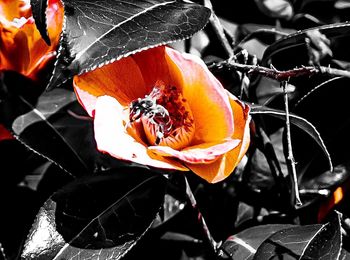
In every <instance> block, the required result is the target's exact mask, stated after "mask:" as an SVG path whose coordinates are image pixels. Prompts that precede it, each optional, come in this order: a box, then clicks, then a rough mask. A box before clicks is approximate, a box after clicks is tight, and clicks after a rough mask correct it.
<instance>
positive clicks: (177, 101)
mask: <svg viewBox="0 0 350 260" xmlns="http://www.w3.org/2000/svg"><path fill="white" fill-rule="evenodd" d="M150 96H151V97H152V98H153V100H155V102H156V105H158V106H161V107H163V108H164V109H165V110H166V111H167V115H168V117H167V116H165V117H163V118H162V117H160V118H159V119H156V118H155V120H153V122H152V120H149V118H147V117H143V118H142V122H143V125H144V129H145V133H146V137H147V139H148V142H149V143H150V144H151V145H162V146H170V147H171V148H173V149H181V148H183V147H186V146H188V145H189V143H190V142H191V141H192V138H193V135H194V121H193V116H192V112H191V109H190V106H189V104H188V102H187V100H186V98H185V97H183V95H182V93H181V91H180V89H179V88H177V87H176V86H173V85H168V86H167V85H165V84H164V83H163V82H161V81H157V82H156V84H155V85H154V88H153V90H152V91H151V94H150ZM160 136H161V138H160Z"/></svg>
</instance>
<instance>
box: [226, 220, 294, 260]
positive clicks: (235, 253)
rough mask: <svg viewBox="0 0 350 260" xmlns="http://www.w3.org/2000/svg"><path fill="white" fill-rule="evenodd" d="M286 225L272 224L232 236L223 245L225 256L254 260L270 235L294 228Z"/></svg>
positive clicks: (252, 228)
mask: <svg viewBox="0 0 350 260" xmlns="http://www.w3.org/2000/svg"><path fill="white" fill-rule="evenodd" d="M292 226H293V225H286V224H271V225H263V226H256V227H251V228H248V229H246V230H243V231H242V232H240V233H237V234H235V235H233V236H230V237H229V238H228V239H227V240H226V241H225V242H224V243H223V245H222V247H221V249H222V250H223V251H224V252H225V253H224V255H225V256H226V257H229V258H230V259H252V258H253V256H254V254H255V252H256V250H257V249H258V247H259V246H260V244H261V243H262V242H263V241H264V240H265V239H267V238H268V237H269V236H270V235H272V234H274V233H275V232H278V231H280V230H282V229H285V228H288V227H292Z"/></svg>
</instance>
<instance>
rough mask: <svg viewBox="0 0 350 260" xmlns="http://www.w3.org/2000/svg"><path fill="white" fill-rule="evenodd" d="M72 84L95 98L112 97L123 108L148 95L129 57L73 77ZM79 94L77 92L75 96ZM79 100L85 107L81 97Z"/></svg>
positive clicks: (140, 76) (136, 68) (138, 72)
mask: <svg viewBox="0 0 350 260" xmlns="http://www.w3.org/2000/svg"><path fill="white" fill-rule="evenodd" d="M73 83H74V86H75V87H76V88H78V89H81V90H83V91H85V92H88V93H89V94H90V95H93V96H95V97H99V96H104V95H108V96H111V97H114V98H115V99H117V100H118V102H119V103H120V104H122V105H123V106H126V105H128V104H129V103H130V102H131V101H132V100H134V99H137V98H143V97H144V96H145V95H146V94H148V93H147V90H146V87H145V82H144V80H143V77H142V74H141V72H140V69H139V67H138V66H137V64H136V63H135V61H134V60H133V59H132V58H130V57H127V58H123V59H121V60H119V61H116V62H113V63H111V64H108V65H105V66H103V67H101V68H98V69H96V70H94V71H90V72H87V73H85V74H82V75H80V76H75V77H74V82H73ZM79 93H80V92H79V91H77V94H79ZM80 100H81V101H82V102H83V105H84V106H85V104H84V99H83V97H80Z"/></svg>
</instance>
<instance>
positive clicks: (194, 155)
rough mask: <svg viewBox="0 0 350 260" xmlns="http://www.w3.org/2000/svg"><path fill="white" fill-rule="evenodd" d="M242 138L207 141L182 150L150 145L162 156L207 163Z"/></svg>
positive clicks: (235, 145) (192, 162)
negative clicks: (219, 141) (216, 141)
mask: <svg viewBox="0 0 350 260" xmlns="http://www.w3.org/2000/svg"><path fill="white" fill-rule="evenodd" d="M240 142H241V141H240V140H234V139H229V140H227V141H223V142H222V143H205V144H201V145H195V146H191V147H188V148H185V149H183V150H181V151H177V150H175V149H172V148H170V147H169V146H150V147H148V149H149V150H151V151H153V152H154V153H156V154H158V155H161V156H169V157H176V158H178V159H180V160H181V161H183V162H185V163H190V164H206V163H211V162H213V161H215V160H216V159H217V158H218V157H220V156H221V155H223V154H225V153H227V152H229V151H231V150H232V149H234V148H235V147H237V146H238V145H239V144H240Z"/></svg>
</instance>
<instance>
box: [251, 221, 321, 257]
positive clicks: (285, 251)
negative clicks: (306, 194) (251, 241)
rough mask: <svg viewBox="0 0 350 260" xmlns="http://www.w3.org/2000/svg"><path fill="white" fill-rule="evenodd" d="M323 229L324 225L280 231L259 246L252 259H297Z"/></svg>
mask: <svg viewBox="0 0 350 260" xmlns="http://www.w3.org/2000/svg"><path fill="white" fill-rule="evenodd" d="M324 228H325V225H321V224H317V225H308V226H298V227H291V228H287V229H282V230H280V231H278V232H276V233H274V234H273V235H271V236H270V237H269V238H267V239H266V240H265V241H264V242H263V243H262V244H261V245H260V246H259V248H258V250H257V252H256V254H255V255H254V259H299V257H300V255H301V254H302V252H303V250H304V248H305V247H306V246H307V245H308V244H309V243H310V241H311V240H312V239H313V238H314V237H315V236H316V235H317V234H318V233H320V232H321V231H322V229H324Z"/></svg>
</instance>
